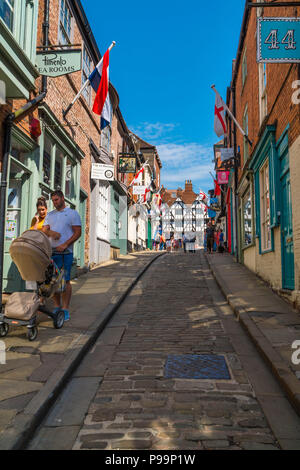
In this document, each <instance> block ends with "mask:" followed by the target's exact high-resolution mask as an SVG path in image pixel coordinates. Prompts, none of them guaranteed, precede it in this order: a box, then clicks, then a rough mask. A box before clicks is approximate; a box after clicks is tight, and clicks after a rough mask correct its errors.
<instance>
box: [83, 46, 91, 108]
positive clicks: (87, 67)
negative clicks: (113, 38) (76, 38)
mask: <svg viewBox="0 0 300 470" xmlns="http://www.w3.org/2000/svg"><path fill="white" fill-rule="evenodd" d="M92 66H93V63H92V59H91V57H90V55H89V53H88V51H87V48H86V46H84V47H83V55H82V75H81V84H82V85H83V84H84V83H85V82H86V81H87V80H88V78H89V76H90V75H91V73H92ZM91 93H92V92H91V87H90V86H87V87H85V89H84V90H83V92H82V94H83V96H84V97H85V99H86V102H87V103H88V105H90V104H91Z"/></svg>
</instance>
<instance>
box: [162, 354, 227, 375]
mask: <svg viewBox="0 0 300 470" xmlns="http://www.w3.org/2000/svg"><path fill="white" fill-rule="evenodd" d="M164 377H165V378H168V379H171V378H175V379H211V380H230V378H231V377H230V373H229V370H228V367H227V364H226V360H225V357H224V356H217V355H214V354H200V355H196V354H184V355H173V354H171V355H169V356H168V357H167V361H166V364H165V370H164Z"/></svg>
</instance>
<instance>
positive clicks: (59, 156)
mask: <svg viewBox="0 0 300 470" xmlns="http://www.w3.org/2000/svg"><path fill="white" fill-rule="evenodd" d="M63 159H64V154H63V152H62V151H61V150H60V148H57V149H56V155H55V166H54V189H63V179H62V177H63V174H62V173H63Z"/></svg>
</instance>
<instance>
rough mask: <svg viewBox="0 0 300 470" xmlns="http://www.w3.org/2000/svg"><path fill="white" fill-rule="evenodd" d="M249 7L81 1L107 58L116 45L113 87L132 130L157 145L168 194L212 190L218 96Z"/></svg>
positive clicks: (239, 0) (192, 0)
mask: <svg viewBox="0 0 300 470" xmlns="http://www.w3.org/2000/svg"><path fill="white" fill-rule="evenodd" d="M244 3H245V2H244V1H243V0H231V2H230V7H229V3H228V2H224V0H214V1H210V2H203V1H200V0H186V1H182V0H180V1H179V0H172V1H171V0H160V1H158V0H151V2H142V1H140V0H139V1H137V0H133V1H132V0H129V1H127V2H124V1H123V0H122V1H121V0H115V1H114V2H100V1H95V0H82V5H83V7H84V9H85V12H86V14H87V17H88V20H89V22H90V25H91V27H92V30H93V33H94V36H95V38H96V41H97V43H98V46H99V49H100V51H101V53H102V54H103V53H104V52H105V50H106V49H107V47H108V46H109V45H110V44H111V42H112V41H113V40H114V41H116V43H117V45H116V47H115V48H114V49H113V50H112V52H111V55H110V80H111V82H112V83H113V85H114V86H115V88H116V89H117V91H118V93H119V96H120V109H121V111H122V114H123V116H124V119H125V121H126V123H127V125H128V127H129V128H130V129H131V130H132V131H134V132H135V133H137V134H138V135H139V136H140V137H141V138H143V139H144V140H146V141H147V142H149V143H151V144H153V145H156V146H157V148H158V151H159V155H160V158H161V160H162V163H163V170H162V184H164V186H166V187H167V188H169V189H176V188H177V187H178V186H184V182H185V180H186V179H191V180H192V181H193V184H194V191H195V192H198V191H199V190H200V188H201V189H202V190H204V191H207V190H208V189H210V188H212V187H213V181H212V178H211V176H210V174H209V172H210V171H212V170H213V164H212V159H213V150H212V146H213V144H214V143H216V142H217V141H218V137H217V136H216V135H215V133H214V130H213V118H214V100H215V94H214V92H213V91H212V90H211V88H210V87H211V85H212V84H215V85H216V88H217V89H218V91H219V92H220V93H221V95H223V97H224V98H225V97H226V89H227V86H229V84H230V79H231V70H232V60H233V59H234V58H235V56H236V52H237V47H238V40H239V35H240V27H241V22H242V16H243V10H244Z"/></svg>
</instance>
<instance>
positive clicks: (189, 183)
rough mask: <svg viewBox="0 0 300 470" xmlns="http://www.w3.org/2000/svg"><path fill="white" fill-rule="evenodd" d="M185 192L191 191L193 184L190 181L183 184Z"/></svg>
mask: <svg viewBox="0 0 300 470" xmlns="http://www.w3.org/2000/svg"><path fill="white" fill-rule="evenodd" d="M185 191H189V192H190V191H193V183H192V180H186V182H185Z"/></svg>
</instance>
